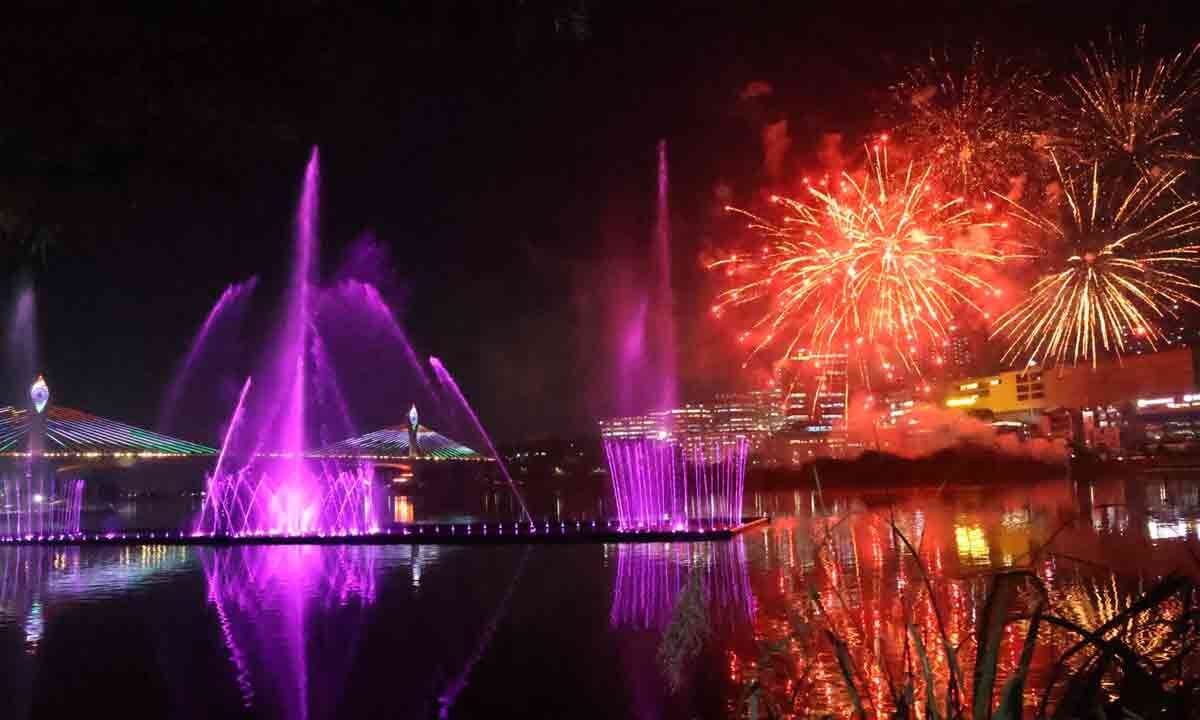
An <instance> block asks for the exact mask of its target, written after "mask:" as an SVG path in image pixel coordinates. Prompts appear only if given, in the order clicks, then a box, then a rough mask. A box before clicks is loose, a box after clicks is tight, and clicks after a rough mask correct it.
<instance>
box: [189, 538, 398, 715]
mask: <svg viewBox="0 0 1200 720" xmlns="http://www.w3.org/2000/svg"><path fill="white" fill-rule="evenodd" d="M378 554H379V548H377V547H371V546H341V547H336V546H335V547H329V548H325V547H317V546H311V545H295V546H283V547H248V546H247V547H235V548H225V549H204V550H201V551H200V560H201V562H202V564H203V566H204V575H205V579H206V581H207V584H208V600H209V602H210V603H212V605H213V607H214V608H215V609H216V612H217V616H218V617H219V618H220V624H221V633H222V636H223V638H224V641H225V645H226V647H227V648H228V650H229V656H230V661H231V662H232V663H233V665H234V667H235V668H236V676H237V682H238V686H239V687H240V689H241V692H242V699H243V702H244V704H245V707H246V708H247V709H249V708H253V707H254V706H255V705H256V704H259V703H261V704H263V705H265V706H266V707H270V708H277V709H280V710H282V713H281V715H282V716H283V717H288V718H301V719H302V718H307V717H309V715H310V713H311V714H313V715H314V716H316V717H328V716H331V715H332V714H333V713H332V710H333V709H334V708H335V707H336V703H337V699H338V697H339V696H340V695H341V689H342V686H343V683H344V681H345V677H346V674H347V672H348V670H349V667H350V664H351V662H352V661H353V659H354V656H355V650H356V645H357V643H358V641H359V636H360V634H361V631H362V626H363V621H364V610H365V609H366V608H367V607H369V606H370V605H371V604H372V603H373V602H374V601H375V596H376V563H377V559H378ZM314 645H315V646H316V647H319V648H320V651H319V652H313V651H311V650H310V648H312V647H313V646H314Z"/></svg>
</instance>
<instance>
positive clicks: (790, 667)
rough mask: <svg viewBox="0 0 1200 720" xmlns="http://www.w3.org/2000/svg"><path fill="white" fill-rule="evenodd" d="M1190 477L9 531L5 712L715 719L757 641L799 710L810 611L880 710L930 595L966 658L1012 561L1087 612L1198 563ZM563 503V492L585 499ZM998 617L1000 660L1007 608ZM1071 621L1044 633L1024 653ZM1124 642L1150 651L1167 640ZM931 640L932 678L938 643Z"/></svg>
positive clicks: (929, 627) (2, 560)
mask: <svg viewBox="0 0 1200 720" xmlns="http://www.w3.org/2000/svg"><path fill="white" fill-rule="evenodd" d="M1198 481H1200V473H1191V472H1187V471H1175V472H1171V473H1149V474H1141V475H1138V474H1134V473H1126V474H1114V475H1111V476H1105V477H1096V478H1090V479H1083V478H1079V477H1075V478H1071V477H1066V476H1064V477H1062V478H1060V479H1056V480H1051V481H1047V482H1039V483H1036V484H1021V483H1012V484H1008V485H1005V486H1002V487H991V488H988V489H972V490H954V489H947V490H943V491H942V492H940V493H939V492H938V491H936V490H933V489H909V490H894V491H890V492H886V493H885V492H874V493H872V494H862V493H855V492H848V491H840V492H839V491H833V490H828V491H826V492H824V493H817V492H815V491H814V490H812V489H809V488H803V489H797V490H794V491H784V492H772V493H749V492H748V493H747V505H748V507H747V510H748V512H761V513H767V514H770V515H771V516H772V521H771V523H770V524H769V525H768V526H765V527H763V528H759V529H754V530H752V531H750V532H748V533H746V534H745V535H743V536H741V537H739V538H737V539H735V540H733V541H730V542H717V543H695V544H684V543H674V544H665V543H654V544H644V545H567V546H529V547H523V546H516V545H513V546H497V547H450V546H445V547H439V546H422V547H399V546H390V547H365V546H356V547H347V548H339V547H311V546H295V547H244V548H223V549H209V548H192V547H164V546H156V545H144V546H132V547H124V548H118V547H83V548H37V547H26V548H15V547H8V548H2V549H0V698H4V699H5V708H4V711H3V712H2V713H0V716H2V717H5V718H10V717H12V718H17V719H18V720H20V719H23V718H58V717H72V716H101V717H107V716H111V715H113V714H116V713H120V714H121V716H123V717H163V718H166V717H170V718H224V717H256V718H327V717H353V718H358V717H375V718H431V717H439V716H443V717H516V716H521V717H596V718H625V717H634V718H659V717H663V718H708V717H713V718H715V717H730V716H731V714H732V713H733V712H734V711H735V709H736V708H737V707H739V706H740V705H739V703H740V699H741V697H742V694H743V692H744V688H745V686H746V683H747V682H748V681H749V679H750V678H751V677H754V676H755V674H756V673H760V672H761V670H762V666H761V665H760V664H759V662H758V659H759V656H760V648H761V643H763V642H784V643H785V645H786V646H787V647H788V649H790V650H791V651H792V653H793V655H792V656H791V658H790V659H789V660H786V661H783V662H782V666H779V665H778V664H777V666H776V667H775V671H774V672H773V674H771V675H763V676H762V677H763V679H764V682H767V684H768V685H771V686H772V689H773V690H774V691H775V692H776V693H786V694H790V692H791V691H795V690H797V689H799V690H800V692H798V693H797V698H798V700H797V705H796V706H795V709H797V710H803V711H804V712H818V711H825V710H831V711H835V712H838V713H842V712H845V711H846V710H847V709H848V707H849V705H848V703H849V699H848V696H847V694H846V692H845V684H844V682H843V681H842V680H841V677H840V674H839V671H838V669H837V665H836V661H835V659H834V657H833V655H832V654H831V653H830V652H829V650H828V647H823V646H822V645H821V644H820V643H819V642H815V641H814V638H818V637H819V636H820V633H819V632H818V630H819V629H823V628H826V627H829V628H831V629H833V630H834V632H835V633H836V634H837V635H838V636H839V637H841V638H844V639H845V641H846V642H847V644H848V646H849V647H850V648H851V651H852V653H853V655H854V657H855V661H856V663H857V664H858V667H857V672H858V673H859V682H860V684H861V685H862V687H863V688H864V689H865V692H864V696H865V697H866V698H867V700H868V701H870V702H871V703H872V704H874V705H875V706H876V707H877V708H881V709H882V708H885V707H886V706H887V704H888V692H889V691H888V689H887V672H886V668H888V667H889V666H891V665H894V663H895V662H897V661H898V654H899V653H900V652H901V648H902V647H903V646H904V638H905V636H906V627H907V625H909V624H912V625H915V626H916V627H917V628H918V631H919V632H921V633H926V634H927V638H926V640H927V642H928V641H929V640H930V639H931V638H932V637H933V635H934V633H935V632H936V628H935V625H936V624H937V623H938V622H939V616H940V622H941V623H942V624H943V625H944V626H945V627H946V629H947V632H948V633H949V634H950V635H951V636H952V640H953V642H955V643H956V644H958V643H961V647H960V650H959V654H960V659H961V658H966V657H974V647H973V641H972V635H973V628H974V627H975V621H976V619H977V617H978V614H979V611H980V608H981V604H982V601H983V598H984V597H985V595H986V593H987V589H988V584H989V582H990V581H991V580H990V578H991V577H992V575H993V574H994V573H995V571H997V570H1000V569H1005V568H1018V567H1029V568H1030V570H1031V571H1032V572H1033V573H1035V574H1036V575H1037V577H1038V578H1040V579H1041V580H1042V582H1043V583H1044V584H1045V585H1046V587H1047V592H1048V593H1049V595H1050V600H1051V602H1052V603H1053V605H1054V606H1055V607H1056V608H1060V609H1061V611H1062V612H1064V613H1070V614H1072V617H1077V618H1078V619H1079V622H1081V623H1085V624H1086V623H1098V622H1102V621H1103V619H1104V617H1106V616H1111V614H1112V613H1113V612H1114V611H1115V610H1114V609H1119V608H1121V607H1122V606H1123V605H1126V604H1128V602H1129V598H1130V597H1132V595H1133V594H1134V593H1136V592H1137V591H1138V590H1139V588H1142V587H1145V586H1146V585H1147V584H1148V583H1150V582H1152V581H1153V580H1154V579H1155V578H1157V577H1159V576H1161V575H1162V574H1164V573H1166V572H1168V571H1169V570H1172V569H1175V568H1185V569H1190V568H1192V567H1193V564H1192V563H1193V560H1192V559H1191V556H1190V555H1189V553H1188V552H1187V549H1186V547H1185V545H1186V543H1185V541H1186V539H1188V538H1192V539H1193V541H1194V539H1195V538H1197V537H1200V483H1198ZM404 502H405V503H407V505H404V506H403V507H399V506H398V509H397V510H396V512H398V513H404V514H410V515H411V516H412V518H413V519H416V520H418V521H420V520H422V519H423V518H424V517H425V516H424V515H423V513H422V509H421V505H420V500H419V499H413V498H409V499H406V500H405V501H404ZM488 502H489V503H490V502H491V500H489V501H488ZM573 502H574V505H571V506H570V507H567V508H565V509H564V508H561V507H560V508H558V512H560V513H568V514H569V513H572V512H574V513H580V514H582V515H586V512H587V510H588V509H589V508H593V507H595V504H596V501H595V500H594V499H593V500H578V501H573ZM487 507H490V505H489V506H487ZM546 512H552V510H547V511H546ZM135 515H136V513H135ZM406 519H407V518H406ZM893 527H895V528H897V529H899V531H900V532H901V533H903V535H904V537H905V539H908V540H910V542H911V543H912V544H913V545H914V547H916V548H917V549H918V552H919V554H920V555H921V558H922V560H923V563H922V565H918V564H917V563H915V562H914V561H913V560H912V557H911V553H907V552H905V550H904V546H903V541H902V540H900V539H899V537H898V535H897V534H896V533H895V532H893V531H892V528H893ZM1047 543H1049V544H1048V545H1047ZM922 569H924V570H925V571H926V572H927V573H928V574H929V576H930V583H929V584H926V583H925V582H924V581H923V580H922V579H921V577H920V573H921V571H922ZM930 587H932V589H933V592H932V593H930V591H929V588H930ZM931 595H932V597H931ZM681 596H686V597H687V598H689V599H690V600H689V601H685V602H684V603H680V597H681ZM814 597H815V598H816V600H815V601H814ZM696 598H700V599H701V600H700V602H699V603H698V604H693V603H692V602H691V601H692V600H695V599H696ZM681 607H682V609H680V608H681ZM689 607H690V608H699V615H698V617H699V618H701V620H702V622H700V623H699V624H700V625H701V626H702V627H700V628H699V630H697V631H696V632H697V636H698V637H700V638H702V642H701V643H700V650H699V651H698V652H697V653H695V654H685V655H686V656H685V657H684V659H683V660H682V661H680V662H676V663H673V664H672V663H668V662H666V661H664V660H663V659H661V656H662V655H663V653H662V652H661V649H662V648H663V647H664V643H663V637H664V634H668V632H669V630H668V629H669V628H671V627H672V623H673V622H674V623H676V625H675V626H674V627H675V629H676V630H678V629H679V628H680V627H683V626H682V625H680V624H679V623H682V618H684V617H685V616H686V613H685V612H684V611H685V610H686V609H687V608H689ZM696 622H697V621H696V619H695V617H693V619H692V625H693V626H694V625H696ZM796 628H799V629H800V631H799V632H794V630H795V629H796ZM821 631H823V630H821ZM1010 635H1011V636H1012V637H1011V638H1008V640H1007V641H1006V644H1005V649H1004V654H1003V656H1002V661H1001V666H1002V668H1001V670H1002V672H1006V671H1007V670H1009V669H1011V667H1012V666H1013V665H1014V664H1015V663H1016V659H1017V655H1018V653H1019V651H1020V647H1019V645H1020V640H1021V637H1020V635H1021V626H1019V625H1014V626H1012V629H1011V630H1010ZM1062 642H1065V640H1064V639H1062V638H1056V637H1055V636H1052V635H1049V636H1047V637H1046V638H1045V641H1044V643H1043V648H1042V650H1039V657H1042V658H1043V660H1044V657H1048V656H1049V653H1050V652H1051V651H1052V649H1053V647H1054V646H1056V644H1061V643H1062ZM1139 642H1141V643H1143V644H1144V645H1145V648H1143V649H1144V650H1145V651H1146V652H1148V653H1153V652H1154V651H1155V650H1156V643H1160V644H1161V643H1167V642H1169V640H1168V639H1166V638H1161V637H1156V636H1154V634H1153V633H1149V634H1145V635H1144V636H1143V637H1141V638H1140V639H1139ZM668 645H669V646H670V644H668ZM931 655H932V658H931V659H932V662H933V665H934V671H935V674H938V677H939V678H942V682H944V678H945V676H946V673H947V670H946V663H945V657H944V655H939V654H938V653H937V652H931ZM1043 660H1035V673H1034V682H1033V683H1032V684H1031V687H1030V688H1029V689H1028V690H1027V700H1028V701H1029V702H1035V701H1036V699H1037V692H1038V685H1039V683H1043V684H1044V677H1043V676H1042V675H1040V674H1039V673H1040V672H1042V669H1043V666H1044V661H1043ZM964 664H965V665H966V667H965V668H964V672H966V673H968V674H969V663H966V662H965V663H964ZM669 666H670V667H674V668H676V669H677V670H678V671H679V677H680V679H681V684H680V686H679V687H678V688H674V689H673V687H672V683H671V682H670V681H669V680H668V674H669V673H668V667H669ZM1043 674H1044V673H1043ZM788 682H790V683H791V685H788V684H787V683H788Z"/></svg>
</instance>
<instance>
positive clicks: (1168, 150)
mask: <svg viewBox="0 0 1200 720" xmlns="http://www.w3.org/2000/svg"><path fill="white" fill-rule="evenodd" d="M1144 45H1145V37H1144V28H1143V29H1142V32H1139V34H1138V37H1137V40H1136V42H1134V43H1133V47H1129V48H1127V47H1126V46H1125V43H1124V42H1122V40H1121V38H1119V37H1112V36H1110V37H1109V42H1108V45H1107V47H1103V48H1098V47H1097V46H1095V45H1092V46H1091V47H1090V48H1089V49H1088V50H1086V51H1082V52H1080V60H1081V62H1082V64H1083V70H1082V71H1081V72H1079V73H1077V74H1075V75H1072V76H1071V77H1070V79H1069V80H1068V83H1069V85H1070V89H1071V94H1070V96H1069V98H1068V101H1069V105H1068V108H1067V119H1068V122H1069V123H1070V125H1071V127H1070V135H1071V137H1072V138H1074V140H1073V144H1074V146H1075V149H1076V151H1077V152H1078V153H1079V154H1080V156H1081V159H1082V160H1083V161H1085V162H1086V163H1088V164H1091V163H1096V162H1099V163H1101V164H1102V165H1105V166H1106V169H1107V166H1108V165H1109V164H1110V163H1117V164H1119V165H1121V166H1125V165H1126V164H1130V165H1132V166H1133V167H1135V168H1136V169H1137V170H1138V171H1139V172H1140V173H1150V172H1152V171H1161V170H1164V169H1166V168H1169V167H1171V166H1172V165H1177V164H1178V163H1179V162H1180V161H1182V160H1195V159H1197V158H1200V153H1197V144H1196V137H1195V135H1194V133H1193V132H1191V131H1190V130H1189V127H1188V124H1187V117H1186V116H1187V115H1188V113H1189V112H1190V110H1191V109H1193V108H1195V107H1196V105H1197V100H1198V99H1200V63H1197V62H1196V61H1197V59H1198V58H1200V44H1197V45H1195V46H1193V47H1192V48H1191V49H1190V50H1187V51H1184V52H1180V53H1177V54H1176V55H1173V56H1170V57H1164V58H1159V59H1157V60H1154V59H1147V58H1146V57H1145V55H1144Z"/></svg>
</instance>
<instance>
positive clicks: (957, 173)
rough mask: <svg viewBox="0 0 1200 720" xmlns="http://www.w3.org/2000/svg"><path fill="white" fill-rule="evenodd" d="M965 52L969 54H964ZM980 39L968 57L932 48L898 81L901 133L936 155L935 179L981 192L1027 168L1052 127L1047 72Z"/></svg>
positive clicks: (922, 152)
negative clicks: (1045, 109) (1045, 92)
mask: <svg viewBox="0 0 1200 720" xmlns="http://www.w3.org/2000/svg"><path fill="white" fill-rule="evenodd" d="M964 60H965V62H964ZM1043 77H1044V73H1037V72H1034V71H1032V70H1030V69H1029V68H1027V67H1024V66H1022V65H1018V64H1016V63H1014V62H1012V61H1008V60H1002V59H998V58H995V57H993V56H992V55H991V54H990V53H988V52H987V50H986V49H985V47H984V46H983V44H982V43H976V44H975V45H974V46H973V47H972V48H971V50H970V54H969V56H968V57H966V58H954V57H952V56H951V54H950V52H949V51H945V52H943V53H942V54H941V55H940V56H938V55H934V54H932V53H931V54H930V56H929V60H928V62H926V63H922V64H920V65H916V66H914V67H912V68H910V69H909V70H908V73H907V75H906V77H905V78H904V79H903V80H902V81H900V82H899V83H897V84H896V85H894V86H893V87H892V94H893V104H894V112H895V114H896V123H897V124H896V127H895V133H896V136H897V138H898V139H899V140H901V141H902V142H904V143H905V144H906V145H907V146H909V147H911V148H912V149H913V151H914V152H915V153H916V154H917V155H919V156H922V157H931V158H934V159H935V160H937V162H938V165H936V166H935V172H936V179H937V180H938V181H940V182H941V183H942V184H943V185H944V187H946V188H955V189H956V190H958V191H961V192H965V193H968V194H970V195H974V196H980V195H982V194H983V193H986V192H989V191H993V190H996V191H999V190H1005V189H1007V188H1008V185H1009V184H1010V183H1011V181H1012V179H1013V178H1017V177H1021V176H1023V175H1026V174H1028V172H1029V168H1030V166H1031V165H1032V163H1031V162H1030V161H1031V159H1032V158H1033V153H1032V151H1033V150H1034V148H1035V147H1037V146H1038V145H1040V144H1041V142H1042V138H1043V137H1044V134H1045V131H1046V130H1045V126H1046V116H1045V115H1044V114H1042V113H1039V112H1037V109H1038V108H1040V107H1042V106H1043V105H1044V102H1042V100H1041V96H1042V89H1041V86H1042V79H1043Z"/></svg>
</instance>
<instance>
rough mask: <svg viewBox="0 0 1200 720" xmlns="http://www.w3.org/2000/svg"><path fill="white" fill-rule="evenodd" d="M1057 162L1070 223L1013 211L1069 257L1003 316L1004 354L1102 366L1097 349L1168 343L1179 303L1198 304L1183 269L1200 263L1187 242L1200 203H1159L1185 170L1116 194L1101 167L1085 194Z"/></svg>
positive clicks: (1199, 224)
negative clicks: (1139, 341)
mask: <svg viewBox="0 0 1200 720" xmlns="http://www.w3.org/2000/svg"><path fill="white" fill-rule="evenodd" d="M1051 157H1053V155H1052V156H1051ZM1055 167H1056V168H1058V170H1059V177H1060V179H1061V180H1062V183H1063V196H1064V198H1065V200H1066V203H1067V208H1066V209H1067V212H1065V213H1064V215H1065V221H1064V222H1062V223H1059V222H1056V221H1054V220H1053V219H1050V218H1048V217H1045V216H1042V215H1038V214H1035V213H1033V212H1031V211H1029V210H1027V209H1025V208H1023V207H1021V206H1019V205H1016V204H1015V203H1014V204H1013V208H1014V210H1013V214H1014V215H1015V216H1016V217H1018V218H1020V219H1021V220H1022V221H1024V222H1025V223H1027V224H1029V225H1030V226H1032V227H1033V228H1035V229H1037V230H1039V231H1041V232H1043V233H1045V234H1047V235H1048V236H1049V237H1050V238H1053V239H1054V240H1055V241H1057V242H1059V243H1061V245H1062V247H1063V248H1064V249H1065V250H1066V253H1065V254H1066V260H1065V261H1064V262H1063V263H1062V264H1061V265H1059V266H1058V267H1057V269H1056V270H1055V271H1054V272H1052V273H1050V274H1048V275H1045V276H1043V277H1042V278H1041V279H1040V280H1038V281H1037V282H1036V283H1035V284H1034V286H1033V288H1032V289H1031V290H1030V291H1029V294H1028V295H1027V296H1026V297H1025V298H1024V299H1023V300H1022V301H1021V302H1020V303H1018V304H1017V305H1015V306H1013V307H1012V308H1010V309H1009V310H1008V311H1006V312H1005V313H1004V314H1003V315H1001V316H1000V317H999V318H998V319H997V321H996V325H995V328H994V330H993V333H992V335H993V337H995V336H996V335H1004V336H1006V337H1008V338H1009V339H1010V340H1011V344H1010V345H1009V347H1008V349H1007V350H1006V352H1005V355H1004V360H1005V361H1011V360H1014V359H1016V358H1018V357H1019V356H1028V357H1030V358H1031V359H1048V360H1055V361H1058V362H1062V361H1066V360H1070V361H1071V362H1072V363H1075V362H1078V361H1079V360H1080V359H1089V360H1091V361H1092V363H1093V364H1095V363H1096V360H1097V354H1098V353H1099V352H1100V351H1102V350H1103V351H1108V352H1115V353H1117V354H1120V353H1122V352H1124V351H1125V350H1126V347H1127V345H1128V343H1129V339H1130V338H1133V337H1139V338H1143V339H1144V340H1145V341H1147V342H1148V343H1149V344H1150V345H1151V347H1155V348H1156V347H1157V346H1158V345H1159V344H1162V343H1166V342H1167V339H1166V336H1165V334H1164V331H1163V328H1162V326H1161V322H1162V321H1163V320H1164V319H1166V318H1167V317H1175V316H1177V315H1178V309H1179V306H1180V305H1181V304H1185V303H1186V304H1190V305H1198V303H1197V302H1196V301H1195V300H1194V299H1193V297H1192V293H1193V291H1195V290H1197V289H1200V285H1197V284H1196V283H1195V282H1194V281H1193V280H1192V279H1191V278H1189V277H1188V276H1187V275H1186V274H1185V273H1188V272H1191V271H1194V270H1195V269H1196V267H1197V266H1198V265H1200V245H1196V244H1191V243H1189V241H1188V238H1189V237H1190V236H1191V234H1192V233H1193V232H1194V231H1195V230H1196V229H1197V228H1200V205H1198V204H1197V203H1196V202H1195V201H1192V202H1171V203H1170V209H1168V210H1166V211H1160V210H1159V209H1158V208H1159V206H1160V205H1161V203H1163V202H1164V201H1173V200H1174V197H1175V195H1174V193H1173V192H1171V191H1172V190H1173V188H1174V186H1175V184H1176V183H1177V181H1178V180H1179V179H1180V177H1182V175H1181V174H1180V173H1167V174H1164V175H1162V176H1160V177H1158V178H1150V177H1148V176H1144V177H1141V178H1139V179H1138V180H1137V181H1136V182H1135V183H1134V185H1133V187H1132V189H1131V190H1130V191H1129V192H1128V193H1126V194H1124V195H1117V194H1116V193H1115V192H1113V190H1112V189H1111V188H1108V187H1102V179H1101V177H1100V175H1099V173H1098V166H1096V165H1093V166H1092V173H1091V177H1090V178H1089V180H1090V184H1089V185H1088V187H1086V188H1083V192H1080V188H1077V187H1076V184H1075V182H1074V181H1073V180H1072V179H1071V178H1069V177H1067V176H1066V175H1065V174H1064V173H1063V171H1062V168H1061V166H1059V165H1058V162H1057V160H1055Z"/></svg>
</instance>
